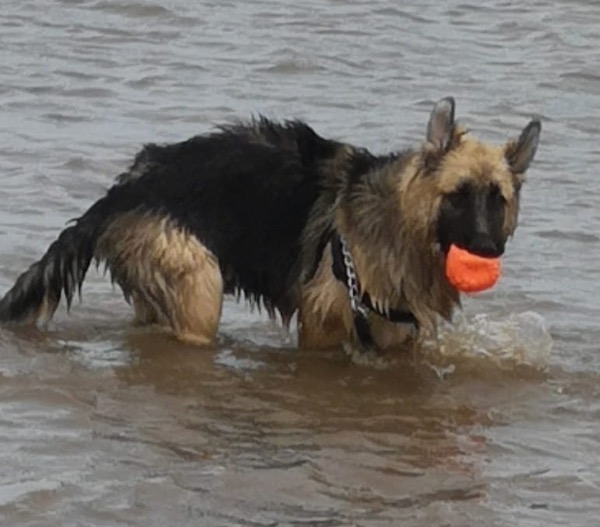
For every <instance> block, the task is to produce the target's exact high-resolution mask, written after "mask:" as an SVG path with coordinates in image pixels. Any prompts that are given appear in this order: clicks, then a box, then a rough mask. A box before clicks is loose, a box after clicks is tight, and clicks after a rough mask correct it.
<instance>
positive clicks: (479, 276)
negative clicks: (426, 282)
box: [446, 245, 500, 293]
mask: <svg viewBox="0 0 600 527" xmlns="http://www.w3.org/2000/svg"><path fill="white" fill-rule="evenodd" d="M499 277H500V258H484V257H483V256H478V255H476V254H472V253H470V252H469V251H467V250H465V249H461V248H459V247H457V246H456V245H451V246H450V250H449V251H448V254H447V255H446V278H447V279H448V282H450V284H451V285H453V286H454V287H455V288H456V289H458V290H459V291H462V292H463V293H477V292H479V291H483V290H484V289H489V288H490V287H492V286H493V285H494V284H495V283H496V282H497V281H498V278H499Z"/></svg>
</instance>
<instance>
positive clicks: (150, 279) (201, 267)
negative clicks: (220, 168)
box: [96, 213, 223, 345]
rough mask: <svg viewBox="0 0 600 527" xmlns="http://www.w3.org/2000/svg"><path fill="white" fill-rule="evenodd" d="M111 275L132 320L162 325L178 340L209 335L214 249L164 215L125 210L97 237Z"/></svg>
mask: <svg viewBox="0 0 600 527" xmlns="http://www.w3.org/2000/svg"><path fill="white" fill-rule="evenodd" d="M96 257H97V258H98V259H99V260H106V261H107V263H108V267H109V268H110V271H111V274H112V277H113V280H115V281H116V282H117V283H118V284H119V285H120V286H121V288H122V289H123V293H124V294H125V297H126V298H127V299H128V300H130V301H131V300H132V301H133V304H134V308H135V312H136V321H137V322H138V323H141V324H152V323H157V324H159V325H161V326H165V327H166V328H167V329H169V330H170V331H172V332H173V334H174V335H175V336H176V337H177V338H178V339H180V340H182V341H185V342H191V343H194V344H200V345H205V344H209V343H210V342H212V341H213V340H214V337H215V335H216V332H217V328H218V325H219V319H220V316H221V307H222V296H223V280H222V277H221V272H220V269H219V265H218V262H217V260H216V258H215V257H214V255H213V254H212V253H211V252H210V251H209V250H208V249H207V248H206V247H205V246H204V245H202V244H201V243H200V242H199V241H198V240H197V239H196V237H194V236H193V235H191V234H189V233H186V232H185V231H184V230H182V229H181V228H179V227H177V226H176V225H175V224H174V223H173V222H172V221H170V220H169V219H167V218H162V217H156V216H152V215H146V214H139V213H128V214H124V215H122V216H119V217H118V218H116V219H115V220H114V221H113V222H112V223H111V224H110V225H109V226H108V228H107V229H106V230H105V232H104V233H103V234H102V236H101V237H100V239H99V241H98V245H97V248H96Z"/></svg>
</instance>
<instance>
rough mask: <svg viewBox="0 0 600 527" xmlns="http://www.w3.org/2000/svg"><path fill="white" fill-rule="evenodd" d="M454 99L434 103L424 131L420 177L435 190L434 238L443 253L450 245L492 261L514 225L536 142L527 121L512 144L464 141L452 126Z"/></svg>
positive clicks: (536, 126) (536, 124) (536, 129)
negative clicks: (522, 187)
mask: <svg viewBox="0 0 600 527" xmlns="http://www.w3.org/2000/svg"><path fill="white" fill-rule="evenodd" d="M454 108H455V103H454V99H453V98H451V97H448V98H445V99H442V100H441V101H439V102H438V103H437V104H436V105H435V107H434V109H433V111H432V112H431V117H430V120H429V124H428V127H427V145H426V146H425V152H426V155H425V160H426V161H425V165H426V170H425V171H426V172H427V174H426V177H428V178H433V183H434V185H435V203H436V206H435V207H434V209H435V226H434V228H435V237H436V239H437V242H438V243H439V244H440V246H441V248H442V250H443V251H444V252H447V251H448V249H449V248H450V245H452V244H455V245H457V246H459V247H461V248H463V249H467V250H468V251H469V252H472V253H474V254H478V255H481V256H492V257H497V256H500V255H502V253H503V252H504V246H505V243H506V241H507V239H508V238H509V237H510V236H511V235H512V233H513V232H514V230H515V228H516V226H517V217H518V213H519V193H520V190H521V185H522V183H523V181H524V175H525V172H526V170H527V168H528V167H529V165H530V163H531V162H532V160H533V158H534V156H535V152H536V149H537V146H538V142H539V136H540V131H541V123H540V121H539V120H537V119H534V120H532V121H531V122H530V123H529V124H528V125H527V126H526V127H525V129H524V130H523V131H522V132H521V135H520V136H519V138H518V139H516V140H514V141H510V142H508V143H506V144H505V145H503V146H493V145H490V144H486V143H482V142H480V141H477V140H475V139H472V138H469V137H467V136H466V133H465V130H464V129H461V128H460V127H458V126H457V125H456V123H455V121H454Z"/></svg>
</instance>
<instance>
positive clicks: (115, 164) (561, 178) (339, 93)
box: [0, 0, 600, 527]
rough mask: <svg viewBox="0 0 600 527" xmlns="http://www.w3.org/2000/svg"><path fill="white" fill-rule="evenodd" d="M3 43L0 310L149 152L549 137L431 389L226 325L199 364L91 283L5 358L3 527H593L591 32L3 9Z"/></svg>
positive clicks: (231, 11) (81, 1)
mask: <svg viewBox="0 0 600 527" xmlns="http://www.w3.org/2000/svg"><path fill="white" fill-rule="evenodd" d="M0 39H1V40H0V41H1V43H2V45H1V48H0V49H1V52H0V53H1V57H2V62H1V65H2V66H1V69H0V174H1V178H2V185H0V203H2V207H0V247H1V248H2V256H1V258H0V288H1V289H2V290H4V289H6V288H7V287H9V285H11V283H12V281H13V280H14V278H15V277H16V276H17V274H18V273H19V272H20V271H21V270H22V269H23V268H24V267H25V266H27V265H29V264H30V263H31V262H32V261H33V260H34V259H36V258H38V257H39V256H40V255H41V254H42V252H43V251H44V250H45V248H46V246H47V245H48V243H49V242H50V241H51V240H52V239H53V238H54V236H55V235H56V234H57V233H58V231H59V230H60V229H61V228H62V227H63V225H64V223H65V221H67V220H68V219H70V218H72V217H74V216H77V215H78V214H80V213H81V212H82V211H83V210H84V209H86V208H87V206H88V205H89V204H90V203H91V202H92V201H93V200H95V199H96V198H97V197H98V196H100V194H101V193H102V192H103V189H105V188H106V187H107V186H108V185H110V183H111V181H112V179H113V178H114V176H115V175H117V174H118V173H119V171H120V170H121V169H122V168H123V167H125V166H126V165H127V163H128V162H129V160H130V157H131V156H132V155H133V154H134V153H135V152H136V151H137V150H138V149H139V147H140V145H141V144H142V143H143V142H146V141H167V140H176V139H183V138H186V137H187V136H189V135H192V134H195V133H201V132H205V131H207V130H209V129H210V128H211V126H212V125H213V124H214V123H221V122H223V121H227V120H231V119H232V118H234V117H240V116H247V115H249V114H250V113H253V112H263V113H266V114H268V115H271V116H275V117H295V116H297V117H302V118H305V119H307V120H308V121H309V122H310V123H311V124H313V125H314V126H315V127H316V128H317V129H318V130H319V131H320V132H322V133H323V134H326V135H330V136H334V137H338V138H341V139H344V140H348V141H351V142H354V143H362V144H364V145H365V146H368V147H370V148H373V149H374V150H376V151H384V150H389V149H393V148H398V147H401V146H403V145H406V144H407V143H414V142H415V141H417V140H420V138H421V137H422V134H423V132H424V125H425V122H426V119H427V115H428V113H429V110H430V101H431V100H434V99H438V98H440V97H443V96H445V95H447V94H453V95H455V96H456V98H457V100H458V112H459V115H460V116H461V117H463V118H464V120H465V121H466V122H467V123H468V124H469V126H470V127H472V128H473V129H475V130H476V131H478V133H479V134H480V135H482V136H483V137H485V138H487V139H491V140H498V141H499V140H502V139H504V138H505V137H507V135H508V134H512V133H516V132H517V131H518V130H520V128H521V127H522V126H524V125H525V124H526V122H527V120H528V118H529V117H530V116H531V115H533V114H536V115H539V116H541V117H542V119H543V121H544V131H543V142H542V145H541V148H540V151H539V153H538V161H537V162H536V164H535V165H534V168H533V169H532V170H531V172H530V178H529V182H528V184H527V187H526V189H525V195H524V199H523V214H522V220H521V226H520V229H519V230H518V231H517V235H516V237H515V239H514V241H513V243H512V244H511V245H510V247H509V250H508V252H507V254H506V257H505V259H504V277H503V279H502V281H501V283H500V284H499V285H498V286H497V287H496V288H495V289H494V290H493V291H492V292H489V293H486V294H484V295H481V296H480V297H479V298H477V299H474V300H469V301H467V303H466V310H465V311H466V313H465V319H464V320H462V321H459V323H458V324H457V326H456V327H454V328H451V329H447V330H445V331H444V332H443V333H442V336H441V338H440V341H439V342H438V343H437V344H436V346H437V347H439V349H440V350H441V352H442V354H441V355H442V356H441V357H438V358H437V359H436V361H435V364H436V368H437V373H436V371H435V370H434V369H433V368H428V367H427V366H421V367H417V368H415V367H413V365H412V364H410V363H408V362H407V361H406V360H404V359H397V361H396V362H394V363H392V364H390V365H388V366H387V367H386V368H383V369H379V368H376V367H375V366H374V365H369V366H359V365H356V364H351V363H348V361H347V359H346V358H345V357H344V356H343V354H342V353H339V354H338V353H330V354H323V353H310V352H298V351H295V350H294V349H293V339H291V338H290V337H289V336H286V335H285V334H283V333H282V332H281V330H279V329H277V328H276V327H274V326H272V325H270V324H269V323H266V322H264V321H261V320H260V318H259V317H258V316H256V315H251V314H248V313H247V312H246V311H245V310H244V309H243V308H241V307H239V306H236V305H234V304H229V305H227V306H226V312H225V319H224V324H223V330H222V336H221V341H220V343H219V346H218V347H217V348H216V349H214V350H197V349H193V348H190V347H185V346H182V345H179V344H176V343H174V342H173V341H172V340H170V339H168V338H166V337H164V336H162V335H160V334H156V333H152V332H151V331H140V330H135V329H133V328H131V327H130V326H129V325H128V321H129V317H130V310H129V308H128V306H127V305H126V304H125V303H124V301H123V300H122V298H121V296H120V294H118V293H117V292H116V291H113V290H112V289H111V287H110V285H109V284H108V281H107V280H105V279H104V278H103V277H102V276H100V275H99V274H97V273H93V272H92V273H90V279H89V281H88V282H87V284H86V286H85V288H84V303H83V305H82V306H76V307H75V308H74V310H73V314H72V316H67V315H66V314H65V313H64V311H61V312H60V313H59V315H58V317H57V318H56V322H55V324H54V325H53V326H52V327H51V330H50V331H49V332H37V331H32V330H22V331H17V332H9V331H0V349H1V352H0V375H1V377H0V441H1V443H0V444H1V448H0V466H1V467H2V469H1V470H0V525H2V526H3V527H4V526H13V525H15V526H16V525H18V526H49V525H61V526H71V525H73V526H75V525H77V526H94V527H97V526H116V525H140V526H142V525H143V526H163V525H169V526H188V525H189V526H192V525H193V526H197V525H206V526H237V525H244V526H300V525H315V526H350V525H355V526H375V527H377V526H392V525H394V526H396V525H402V526H427V527H429V526H434V525H435V526H438V525H439V526H479V525H485V526H515V525H519V526H539V525H570V526H572V527H575V526H588V525H589V526H595V525H597V524H598V521H599V520H598V518H599V517H600V422H599V421H600V419H599V418H600V382H599V381H600V353H598V351H599V348H600V344H599V341H600V328H599V327H598V323H597V320H598V314H599V312H600V288H599V286H598V276H599V274H598V273H599V264H598V262H600V244H599V240H600V238H599V237H598V236H599V235H598V233H599V232H600V229H599V227H600V212H599V211H600V207H599V206H598V205H599V203H600V195H599V194H600V193H599V190H598V189H600V185H599V184H598V174H597V166H598V162H599V161H600V148H599V147H598V143H599V138H600V75H599V73H598V72H599V71H600V7H599V6H597V5H595V3H594V2H585V1H576V0H562V1H561V0H558V1H550V0H537V1H535V2H508V1H504V0H483V1H482V0H479V1H470V0H461V1H457V0H449V1H445V2H439V1H417V0H411V1H410V2H409V1H407V2H391V1H390V2H384V1H378V0H375V1H369V2H351V1H349V0H336V1H327V0H312V1H310V2H289V1H285V2H276V1H275V0H262V1H252V2H217V1H214V2H209V1H205V2H186V1H184V0H154V1H151V0H147V1H145V0H138V1H127V0H94V1H85V0H62V1H58V0H56V1H53V2H35V1H20V0H5V1H4V2H3V3H2V10H1V11H0ZM544 326H547V327H548V329H549V334H548V332H546V331H545V330H544ZM550 341H551V344H552V350H551V351H550V352H549V348H550ZM438 374H439V375H438Z"/></svg>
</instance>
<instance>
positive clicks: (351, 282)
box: [331, 232, 418, 350]
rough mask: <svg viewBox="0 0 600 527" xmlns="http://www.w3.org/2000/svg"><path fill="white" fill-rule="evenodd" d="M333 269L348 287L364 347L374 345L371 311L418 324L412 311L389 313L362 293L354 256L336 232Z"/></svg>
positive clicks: (334, 235)
mask: <svg viewBox="0 0 600 527" xmlns="http://www.w3.org/2000/svg"><path fill="white" fill-rule="evenodd" d="M331 253H332V259H333V264H332V268H333V269H332V270H333V274H334V276H335V277H336V278H337V279H338V280H339V281H340V282H342V283H343V284H344V285H345V286H346V288H347V289H348V296H349V297H350V306H351V308H352V315H353V319H354V330H355V332H356V336H357V337H358V340H359V342H360V343H361V345H362V346H363V348H364V349H365V350H366V349H369V348H371V347H372V346H373V336H372V334H371V328H370V327H369V321H368V316H369V313H371V312H372V313H375V314H376V315H378V316H380V317H382V318H385V319H386V320H388V321H390V322H395V323H398V324H414V325H415V327H417V326H418V322H417V319H416V317H415V316H414V315H413V314H412V313H411V312H410V311H408V312H407V311H403V310H400V309H392V310H390V311H389V312H388V313H386V312H383V311H380V310H379V309H377V308H376V307H375V306H374V305H373V304H372V302H371V298H370V297H369V294H368V293H366V292H365V293H363V294H362V295H361V294H360V287H359V283H358V278H357V277H356V273H355V272H354V263H353V261H352V256H351V255H350V252H349V251H348V248H347V247H346V244H345V242H344V240H343V238H342V237H341V236H340V235H339V234H338V233H337V232H335V233H334V234H333V235H332V238H331Z"/></svg>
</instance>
